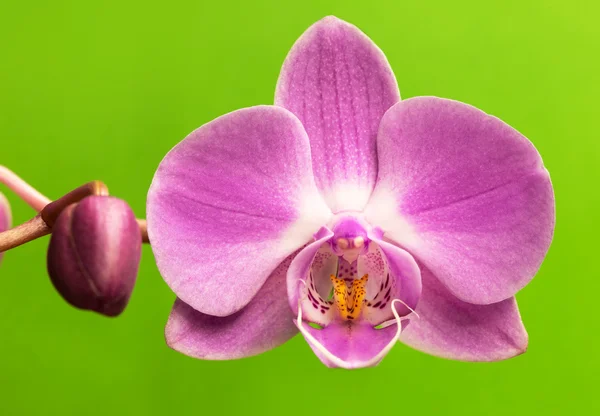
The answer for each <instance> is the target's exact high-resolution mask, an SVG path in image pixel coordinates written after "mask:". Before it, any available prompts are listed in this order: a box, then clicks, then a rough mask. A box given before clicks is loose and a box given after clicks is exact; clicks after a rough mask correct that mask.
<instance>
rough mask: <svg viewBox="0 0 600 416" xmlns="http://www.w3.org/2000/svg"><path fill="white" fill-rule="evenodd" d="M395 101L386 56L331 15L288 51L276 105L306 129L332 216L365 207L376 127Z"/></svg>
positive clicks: (372, 177) (371, 178) (374, 172)
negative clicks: (299, 121) (297, 119)
mask: <svg viewBox="0 0 600 416" xmlns="http://www.w3.org/2000/svg"><path fill="white" fill-rule="evenodd" d="M399 99H400V95H399V92H398V86H397V84H396V79H395V77H394V74H393V72H392V69H391V68H390V66H389V64H388V62H387V59H386V58H385V55H384V54H383V52H381V50H380V49H379V48H378V47H377V45H375V44H374V43H373V42H372V41H371V40H370V39H369V38H368V37H367V36H366V35H365V34H364V33H362V32H361V31H360V30H359V29H358V28H356V27H355V26H353V25H351V24H349V23H346V22H344V21H342V20H339V19H337V18H336V17H333V16H329V17H326V18H324V19H322V20H320V21H318V22H317V23H315V24H314V25H312V26H311V27H310V28H308V30H307V31H306V32H305V33H304V34H303V35H302V36H301V37H300V38H299V39H298V40H297V41H296V43H295V44H294V46H293V47H292V49H291V51H290V52H289V54H288V56H287V58H286V60H285V62H284V64H283V68H282V69H281V74H280V75H279V81H278V83H277V91H276V93H275V104H276V105H279V106H282V107H285V108H287V109H288V110H290V111H291V112H293V113H294V114H295V115H296V116H298V118H299V119H300V120H301V121H302V124H304V127H305V129H306V131H307V133H308V136H309V138H310V145H311V150H312V155H313V169H314V173H315V178H316V182H317V186H318V187H319V189H320V190H321V192H322V193H323V195H324V196H325V199H326V200H327V202H328V204H329V206H330V207H331V208H332V210H333V211H334V212H338V211H341V210H350V209H352V210H362V209H363V208H364V206H365V205H366V202H367V200H368V198H369V195H370V194H371V191H372V190H373V187H374V185H375V180H376V178H377V149H376V136H377V128H378V126H379V122H380V121H381V117H382V116H383V114H384V113H385V111H386V110H387V109H388V108H390V107H391V106H392V105H393V104H394V103H396V102H397V101H398V100H399Z"/></svg>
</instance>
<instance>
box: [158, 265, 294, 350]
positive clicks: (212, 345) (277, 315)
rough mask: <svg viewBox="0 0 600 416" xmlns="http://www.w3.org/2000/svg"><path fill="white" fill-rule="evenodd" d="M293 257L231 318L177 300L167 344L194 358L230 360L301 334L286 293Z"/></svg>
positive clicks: (166, 331) (265, 348)
mask: <svg viewBox="0 0 600 416" xmlns="http://www.w3.org/2000/svg"><path fill="white" fill-rule="evenodd" d="M294 255H295V254H294ZM292 257H293V255H292V256H289V257H288V258H287V259H286V260H284V261H283V263H281V264H280V265H279V266H278V267H277V268H276V269H275V271H274V272H273V273H272V274H271V276H270V277H269V278H268V279H267V281H266V282H265V284H264V285H263V287H262V288H261V289H260V290H259V291H258V293H257V294H256V296H254V298H253V299H252V300H251V301H250V303H249V304H248V305H246V307H245V308H243V309H242V310H241V311H239V312H237V313H234V314H232V315H229V316H225V317H217V316H211V315H205V314H203V313H201V312H198V311H196V310H194V308H192V307H191V306H189V305H187V304H186V303H184V302H183V301H182V300H180V299H177V300H176V301H175V305H174V306H173V310H172V312H171V316H169V321H168V322H167V327H166V328H165V337H166V339H167V344H168V345H169V346H170V347H171V348H173V349H174V350H176V351H179V352H181V353H183V354H186V355H189V356H191V357H195V358H202V359H206V360H231V359H235V358H243V357H249V356H252V355H256V354H260V353H262V352H265V351H268V350H270V349H273V348H275V347H277V346H278V345H280V344H283V343H284V342H286V341H287V340H288V339H290V338H291V337H293V336H294V335H295V334H296V333H297V332H298V330H297V329H296V326H295V325H294V323H293V320H294V315H293V314H292V311H291V310H290V307H289V305H288V301H287V296H286V289H285V276H286V272H287V269H288V267H289V264H290V262H291V261H292Z"/></svg>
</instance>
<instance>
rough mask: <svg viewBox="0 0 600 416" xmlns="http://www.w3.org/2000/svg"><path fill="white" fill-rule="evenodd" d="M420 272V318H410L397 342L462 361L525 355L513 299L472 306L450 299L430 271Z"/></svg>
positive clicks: (451, 297) (523, 330) (525, 340)
mask: <svg viewBox="0 0 600 416" xmlns="http://www.w3.org/2000/svg"><path fill="white" fill-rule="evenodd" d="M421 273H422V277H423V294H422V296H421V300H420V301H419V306H417V313H418V314H419V317H420V318H418V319H412V318H411V320H410V325H408V326H407V328H406V329H405V330H404V331H403V332H402V335H401V336H400V341H402V342H403V343H405V344H406V345H409V346H411V347H412V348H415V349H417V350H420V351H423V352H426V353H428V354H432V355H436V356H438V357H443V358H450V359H454V360H462V361H497V360H504V359H507V358H510V357H514V356H515V355H519V354H522V353H523V352H525V350H526V349H527V332H526V331H525V328H524V327H523V323H522V322H521V316H520V315H519V310H518V308H517V302H516V300H515V298H514V297H513V298H509V299H506V300H503V301H502V302H498V303H494V304H491V305H472V304H469V303H466V302H462V301H461V300H459V299H458V298H456V297H455V296H453V295H452V294H451V293H450V292H449V291H448V290H447V289H446V288H445V287H444V285H442V284H441V283H440V282H439V281H438V280H437V279H436V278H435V276H433V274H432V273H431V272H430V271H429V270H427V269H422V270H421Z"/></svg>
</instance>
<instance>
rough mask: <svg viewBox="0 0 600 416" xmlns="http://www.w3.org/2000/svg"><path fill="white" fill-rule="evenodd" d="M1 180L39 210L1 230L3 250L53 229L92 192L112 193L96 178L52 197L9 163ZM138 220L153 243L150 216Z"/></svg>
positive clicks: (142, 232) (0, 174)
mask: <svg viewBox="0 0 600 416" xmlns="http://www.w3.org/2000/svg"><path fill="white" fill-rule="evenodd" d="M0 183H2V184H4V185H6V186H7V187H8V188H9V189H10V190H12V191H13V192H14V193H15V194H17V196H19V197H20V198H21V199H22V200H23V201H24V202H25V203H27V204H28V205H29V206H30V207H31V208H33V209H34V210H36V211H38V214H37V215H36V216H35V217H33V218H32V219H31V220H29V221H27V222H25V223H23V224H21V225H18V226H16V227H13V228H11V229H10V230H7V231H4V232H2V233H0V253H2V252H4V251H8V250H10V249H12V248H15V247H18V246H20V245H23V244H25V243H28V242H30V241H33V240H35V239H37V238H40V237H43V236H45V235H48V234H50V233H52V227H53V226H54V223H55V222H56V220H57V219H58V217H59V215H60V214H61V212H63V211H64V209H65V208H66V207H68V206H69V205H71V204H74V203H77V202H80V201H81V200H82V199H84V198H86V197H88V196H92V195H96V196H108V195H109V192H108V187H107V186H106V185H105V184H104V183H103V182H101V181H92V182H88V183H86V184H84V185H81V186H79V187H77V188H75V189H73V190H72V191H70V192H68V193H67V194H65V195H63V196H62V197H60V198H59V199H57V200H55V201H52V200H50V199H49V198H48V197H46V196H44V195H43V194H42V193H40V192H39V191H38V190H37V189H35V188H34V187H33V186H31V185H30V184H28V183H27V182H25V181H24V180H23V179H22V178H21V177H19V176H18V175H17V174H16V173H14V172H13V171H11V170H10V169H8V168H6V167H5V166H0ZM137 223H138V226H139V228H140V235H141V238H142V242H144V243H149V240H148V231H147V227H146V220H145V219H137Z"/></svg>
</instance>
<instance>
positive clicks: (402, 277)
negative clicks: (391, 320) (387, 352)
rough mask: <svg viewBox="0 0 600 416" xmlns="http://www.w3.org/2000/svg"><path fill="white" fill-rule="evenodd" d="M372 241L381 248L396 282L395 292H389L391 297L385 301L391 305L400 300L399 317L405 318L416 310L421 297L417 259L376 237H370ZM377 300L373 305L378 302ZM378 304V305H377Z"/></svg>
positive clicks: (397, 308) (397, 309)
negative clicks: (395, 300)
mask: <svg viewBox="0 0 600 416" xmlns="http://www.w3.org/2000/svg"><path fill="white" fill-rule="evenodd" d="M370 237H371V241H372V242H374V243H376V244H377V245H378V246H379V249H380V250H381V251H382V253H383V255H384V256H385V258H386V263H387V265H388V268H389V271H390V274H391V275H392V277H393V279H394V280H395V282H396V285H395V286H392V288H395V290H394V291H388V293H389V294H390V295H391V296H390V297H388V298H385V297H383V301H384V302H386V303H388V304H390V301H391V300H393V299H399V300H401V301H402V303H401V304H398V305H396V311H397V312H398V315H400V316H405V315H408V314H410V313H411V312H412V311H414V310H415V308H416V307H417V304H418V302H419V298H420V297H421V290H422V284H421V273H420V270H419V266H418V265H417V262H416V261H415V259H414V258H413V257H412V256H411V255H410V254H408V253H407V252H406V251H404V250H402V249H401V248H400V247H396V246H395V245H393V244H390V243H387V242H385V241H383V240H379V239H377V238H375V237H374V236H372V235H371V236H370ZM377 300H378V299H377V298H375V299H374V300H372V301H371V303H374V302H377ZM375 304H377V303H375Z"/></svg>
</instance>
